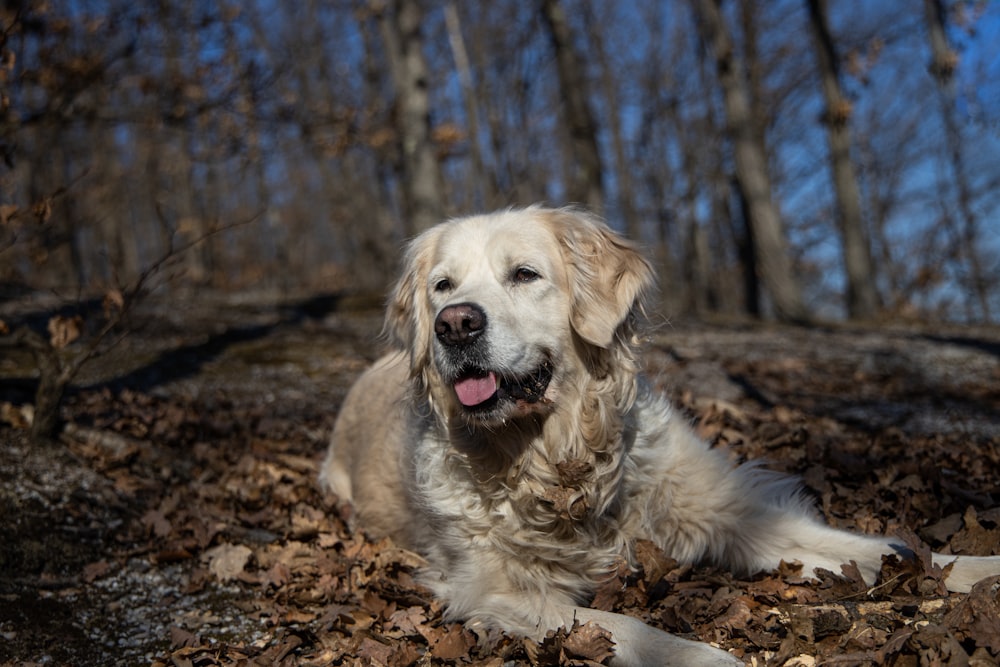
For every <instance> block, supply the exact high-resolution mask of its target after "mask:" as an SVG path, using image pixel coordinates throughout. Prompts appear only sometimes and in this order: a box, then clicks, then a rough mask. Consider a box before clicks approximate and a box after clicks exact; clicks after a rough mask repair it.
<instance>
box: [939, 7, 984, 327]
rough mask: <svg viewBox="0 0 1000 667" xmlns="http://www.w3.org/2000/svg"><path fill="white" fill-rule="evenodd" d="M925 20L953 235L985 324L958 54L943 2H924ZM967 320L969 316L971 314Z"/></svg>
mask: <svg viewBox="0 0 1000 667" xmlns="http://www.w3.org/2000/svg"><path fill="white" fill-rule="evenodd" d="M924 19H925V22H926V24H927V37H928V40H929V42H930V48H931V64H930V67H929V69H930V72H931V74H932V75H933V76H934V79H935V81H936V82H937V85H938V97H939V101H940V109H941V118H942V120H943V122H944V127H945V141H946V150H947V154H948V163H949V166H950V167H951V178H952V181H953V182H954V186H955V191H956V192H955V203H956V204H957V206H956V208H957V211H958V215H959V217H960V220H961V222H960V229H958V230H954V231H953V232H952V236H953V237H957V241H956V243H955V244H956V245H957V246H958V250H959V252H960V253H961V254H962V256H963V257H964V259H965V262H966V264H968V274H969V277H968V279H967V281H966V282H967V285H968V289H969V292H970V294H972V295H974V298H975V300H976V303H977V304H978V306H979V311H980V317H981V318H982V319H983V320H985V321H987V322H988V321H990V320H991V319H992V314H991V309H990V303H989V298H988V295H989V281H988V280H987V279H986V275H985V272H984V271H983V268H982V265H981V263H980V260H979V239H978V237H979V220H978V216H977V215H976V212H975V210H974V208H973V206H972V200H973V195H972V188H971V186H970V183H969V175H968V173H967V171H966V167H965V153H964V146H963V141H962V135H961V130H960V129H959V125H958V122H957V120H956V118H955V115H956V110H955V83H954V75H955V68H956V67H958V62H959V59H958V54H957V53H956V52H955V51H954V50H953V49H952V48H951V47H950V46H949V44H948V34H947V30H946V26H947V22H948V12H947V10H946V9H945V6H944V2H943V0H924ZM943 217H944V220H945V224H946V225H947V226H948V227H949V228H954V227H958V226H959V225H956V224H955V222H954V221H953V219H952V216H951V215H950V214H949V213H947V209H946V211H945V214H944V216H943ZM970 319H972V318H971V313H970Z"/></svg>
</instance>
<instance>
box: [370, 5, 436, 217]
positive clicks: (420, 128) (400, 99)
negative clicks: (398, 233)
mask: <svg viewBox="0 0 1000 667" xmlns="http://www.w3.org/2000/svg"><path fill="white" fill-rule="evenodd" d="M376 1H377V2H378V6H377V7H376V11H377V17H378V20H379V25H380V27H381V32H382V39H383V41H384V43H385V48H386V53H387V54H388V56H389V64H390V67H391V70H392V80H393V82H394V84H395V86H396V96H397V97H396V103H397V113H398V115H399V117H398V127H399V134H400V143H401V146H402V153H403V183H402V186H403V195H404V197H403V198H404V212H405V215H406V222H407V223H408V227H409V229H408V232H409V233H411V234H412V233H416V232H420V231H423V230H425V229H427V228H428V227H431V226H432V225H434V224H435V223H437V222H440V221H441V219H442V218H443V217H444V188H443V185H442V183H441V171H440V166H439V165H438V161H437V156H436V155H435V151H434V145H433V142H432V139H431V109H430V91H429V87H430V81H429V76H430V75H429V72H428V68H427V61H426V59H425V58H424V54H423V46H424V43H423V38H422V35H421V21H422V20H423V12H422V11H421V8H420V1H419V0H390V2H389V3H388V6H381V2H380V0H376Z"/></svg>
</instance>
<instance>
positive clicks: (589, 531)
mask: <svg viewBox="0 0 1000 667" xmlns="http://www.w3.org/2000/svg"><path fill="white" fill-rule="evenodd" d="M421 449H423V450H424V451H422V452H419V455H418V456H417V457H416V458H415V460H414V463H415V466H414V470H415V472H416V475H415V479H414V482H415V483H414V486H413V491H414V493H415V494H416V495H417V496H418V497H417V498H415V499H414V500H416V501H417V506H422V507H423V508H425V509H426V510H427V517H428V519H429V525H428V526H427V528H428V530H427V534H426V535H425V539H424V540H423V542H424V544H423V547H424V548H423V549H422V550H423V551H424V552H425V553H426V554H427V555H428V557H429V558H430V560H431V561H432V564H433V565H434V566H435V568H436V569H439V570H440V571H442V572H444V573H447V571H448V570H449V569H454V568H458V567H461V564H462V562H463V561H467V560H468V559H470V558H483V557H486V558H489V559H491V560H496V561H497V562H503V563H505V569H507V570H508V571H518V570H520V571H523V573H524V576H526V577H531V578H535V579H537V578H538V577H542V578H545V579H548V580H552V581H565V582H566V586H567V587H572V588H574V589H576V590H579V588H580V586H581V585H584V586H585V585H586V584H587V583H588V582H590V583H592V582H594V581H596V580H598V579H600V578H601V577H603V576H605V575H606V574H607V572H608V571H609V570H611V569H613V568H615V567H616V566H617V564H618V563H619V562H620V560H621V558H622V557H623V554H624V552H625V545H624V540H623V538H622V533H621V530H620V526H619V524H618V517H617V507H616V504H615V503H614V502H613V501H609V499H608V498H606V497H604V495H602V494H600V493H597V489H598V488H600V485H599V484H597V483H596V482H595V480H594V476H595V471H594V469H593V464H592V463H591V462H589V461H584V460H580V459H565V460H561V461H559V462H557V463H556V464H554V465H553V466H548V467H547V469H546V470H545V471H544V474H537V473H538V471H537V470H523V469H520V470H517V471H515V472H514V473H513V474H510V475H505V476H503V477H502V478H501V477H500V476H490V475H487V476H483V475H481V474H477V473H481V471H477V470H476V469H475V468H474V467H473V466H471V465H470V464H469V462H468V460H467V459H465V458H463V457H462V456H460V455H456V454H455V453H454V452H448V450H447V449H445V448H441V447H433V446H429V447H426V448H421ZM526 465H528V464H526ZM435 561H436V562H435Z"/></svg>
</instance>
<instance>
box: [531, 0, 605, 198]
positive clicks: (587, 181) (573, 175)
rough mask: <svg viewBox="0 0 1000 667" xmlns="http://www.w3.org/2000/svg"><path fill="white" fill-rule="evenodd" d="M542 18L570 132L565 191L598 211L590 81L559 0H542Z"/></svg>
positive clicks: (598, 163) (598, 174)
mask: <svg viewBox="0 0 1000 667" xmlns="http://www.w3.org/2000/svg"><path fill="white" fill-rule="evenodd" d="M542 18H543V22H544V24H545V26H546V28H547V30H548V34H549V37H550V38H551V41H552V48H553V50H554V51H555V57H556V71H557V72H558V74H559V92H560V94H561V97H562V101H563V111H564V113H565V116H566V124H567V125H568V126H569V133H570V150H569V169H570V174H569V182H568V183H567V184H566V195H567V198H568V199H569V200H570V201H574V202H578V203H582V204H586V205H587V206H588V207H590V208H591V209H593V210H595V211H600V210H602V209H603V207H604V188H603V185H602V183H601V156H600V152H599V150H598V148H597V123H596V122H595V120H594V114H593V112H592V111H591V109H590V105H589V104H588V102H587V95H588V91H589V85H588V83H587V77H586V72H585V70H584V64H583V62H582V59H581V57H580V55H579V53H578V51H577V49H576V47H575V46H574V44H573V35H572V32H571V31H570V26H569V23H568V22H567V20H566V12H565V11H564V9H563V6H562V4H561V3H560V1H559V0H542Z"/></svg>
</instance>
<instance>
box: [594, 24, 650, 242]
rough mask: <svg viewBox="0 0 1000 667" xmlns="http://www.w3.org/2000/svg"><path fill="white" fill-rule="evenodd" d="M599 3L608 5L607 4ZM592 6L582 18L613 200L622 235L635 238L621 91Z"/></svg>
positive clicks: (636, 221)
mask: <svg viewBox="0 0 1000 667" xmlns="http://www.w3.org/2000/svg"><path fill="white" fill-rule="evenodd" d="M601 6H602V7H605V8H610V7H611V5H610V4H607V5H601ZM595 10H596V7H594V6H588V7H587V11H585V12H584V20H585V21H586V24H587V33H588V35H589V36H590V42H591V44H593V51H594V54H595V57H596V59H597V62H598V63H599V65H600V68H601V93H602V94H603V95H604V104H605V105H606V107H607V122H608V133H609V135H610V138H611V151H612V155H613V158H614V182H615V183H616V187H615V192H616V194H617V197H616V198H615V203H616V204H617V209H618V213H619V215H621V219H622V222H623V223H624V229H625V233H626V235H628V236H629V237H630V238H633V239H636V240H638V239H639V238H641V236H642V228H641V226H640V224H639V216H638V215H637V213H636V210H635V196H636V192H635V182H634V180H633V177H632V172H633V169H634V165H633V164H632V163H631V161H630V160H629V158H628V156H627V154H626V148H625V134H624V129H623V128H622V111H621V100H620V98H621V95H620V93H619V90H620V89H619V87H618V82H619V80H620V77H619V71H618V70H617V68H616V67H615V64H614V63H613V62H612V61H611V55H610V54H609V53H608V49H607V48H606V47H605V45H604V32H605V30H604V28H605V24H603V23H602V22H601V21H600V18H599V17H597V16H595V15H594V11H595Z"/></svg>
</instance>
